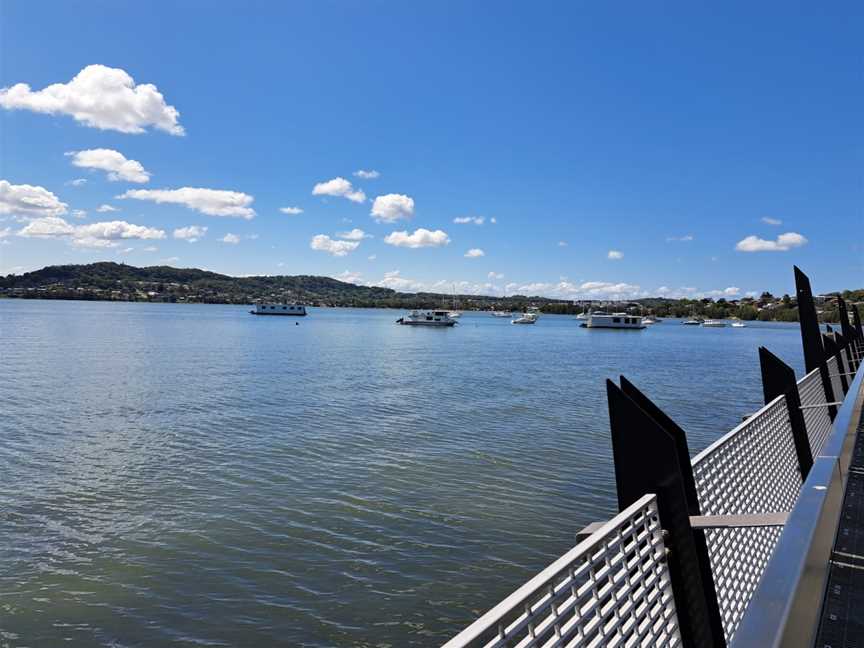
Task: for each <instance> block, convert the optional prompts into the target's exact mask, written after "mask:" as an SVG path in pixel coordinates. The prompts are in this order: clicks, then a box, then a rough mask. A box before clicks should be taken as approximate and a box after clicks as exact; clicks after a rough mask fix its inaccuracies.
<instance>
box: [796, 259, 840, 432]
mask: <svg viewBox="0 0 864 648" xmlns="http://www.w3.org/2000/svg"><path fill="white" fill-rule="evenodd" d="M793 268H794V270H795V292H796V296H797V300H798V323H799V325H800V326H801V343H802V345H803V346H804V367H805V368H806V369H807V373H810V372H811V371H813V370H814V369H819V375H820V377H821V378H822V389H823V391H824V392H825V402H827V403H833V402H834V389H833V388H832V387H831V378H830V377H829V376H828V367H827V366H826V365H825V360H826V356H825V349H824V347H823V346H822V333H821V332H820V331H819V318H818V317H817V315H816V306H815V304H814V303H813V291H812V290H811V288H810V279H808V278H807V275H805V274H804V273H803V272H801V269H800V268H799V267H798V266H793ZM827 409H828V415H829V416H830V417H831V420H832V421H833V420H834V418H835V417H836V416H837V407H836V406H834V405H829V406H828V408H827Z"/></svg>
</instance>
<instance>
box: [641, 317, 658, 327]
mask: <svg viewBox="0 0 864 648" xmlns="http://www.w3.org/2000/svg"><path fill="white" fill-rule="evenodd" d="M642 323H643V324H645V326H651V325H652V324H656V323H657V320H656V319H654V318H653V317H652V316H651V315H649V316H648V317H643V318H642Z"/></svg>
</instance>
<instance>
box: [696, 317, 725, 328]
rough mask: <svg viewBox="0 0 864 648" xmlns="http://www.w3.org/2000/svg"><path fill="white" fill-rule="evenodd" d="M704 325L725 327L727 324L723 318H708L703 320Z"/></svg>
mask: <svg viewBox="0 0 864 648" xmlns="http://www.w3.org/2000/svg"><path fill="white" fill-rule="evenodd" d="M702 326H705V327H707V328H723V327H725V326H726V322H724V321H723V320H715V319H707V320H705V321H704V322H702Z"/></svg>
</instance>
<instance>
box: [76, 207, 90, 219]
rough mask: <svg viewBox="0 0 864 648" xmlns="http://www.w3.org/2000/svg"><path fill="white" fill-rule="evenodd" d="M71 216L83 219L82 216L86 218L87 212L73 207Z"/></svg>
mask: <svg viewBox="0 0 864 648" xmlns="http://www.w3.org/2000/svg"><path fill="white" fill-rule="evenodd" d="M72 217H73V218H79V219H84V218H87V212H86V211H84V210H83V209H73V210H72Z"/></svg>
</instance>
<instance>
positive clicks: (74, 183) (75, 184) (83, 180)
mask: <svg viewBox="0 0 864 648" xmlns="http://www.w3.org/2000/svg"><path fill="white" fill-rule="evenodd" d="M65 184H67V185H71V186H73V187H82V186H84V185H85V184H87V178H75V179H74V180H69V182H66V183H65Z"/></svg>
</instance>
